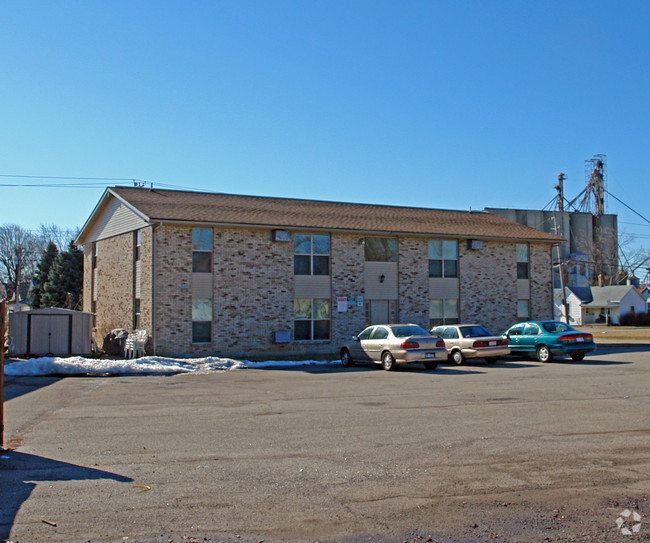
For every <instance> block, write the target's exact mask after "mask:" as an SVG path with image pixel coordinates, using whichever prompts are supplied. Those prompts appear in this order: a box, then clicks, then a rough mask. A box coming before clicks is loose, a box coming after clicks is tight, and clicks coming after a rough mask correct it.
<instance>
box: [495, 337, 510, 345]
mask: <svg viewBox="0 0 650 543" xmlns="http://www.w3.org/2000/svg"><path fill="white" fill-rule="evenodd" d="M507 344H508V340H507V339H504V338H500V339H497V345H507Z"/></svg>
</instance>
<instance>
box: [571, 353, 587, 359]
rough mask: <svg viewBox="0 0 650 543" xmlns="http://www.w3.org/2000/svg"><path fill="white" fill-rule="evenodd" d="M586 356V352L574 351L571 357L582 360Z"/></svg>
mask: <svg viewBox="0 0 650 543" xmlns="http://www.w3.org/2000/svg"><path fill="white" fill-rule="evenodd" d="M584 357H585V353H573V354H572V355H571V358H572V359H573V360H576V361H580V360H582V359H583V358H584Z"/></svg>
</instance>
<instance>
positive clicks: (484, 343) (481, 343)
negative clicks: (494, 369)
mask: <svg viewBox="0 0 650 543" xmlns="http://www.w3.org/2000/svg"><path fill="white" fill-rule="evenodd" d="M487 346H488V342H487V341H485V340H484V339H479V340H477V341H475V342H474V345H473V347H474V348H475V349H476V348H477V347H487Z"/></svg>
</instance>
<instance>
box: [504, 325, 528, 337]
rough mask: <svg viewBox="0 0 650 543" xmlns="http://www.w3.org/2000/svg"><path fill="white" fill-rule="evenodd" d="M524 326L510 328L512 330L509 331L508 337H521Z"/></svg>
mask: <svg viewBox="0 0 650 543" xmlns="http://www.w3.org/2000/svg"><path fill="white" fill-rule="evenodd" d="M524 326H525V325H523V324H517V325H515V326H513V327H512V328H510V330H508V335H509V336H520V335H521V334H523V332H524Z"/></svg>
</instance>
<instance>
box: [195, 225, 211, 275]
mask: <svg viewBox="0 0 650 543" xmlns="http://www.w3.org/2000/svg"><path fill="white" fill-rule="evenodd" d="M192 271H193V272H194V273H212V228H193V229H192Z"/></svg>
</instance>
